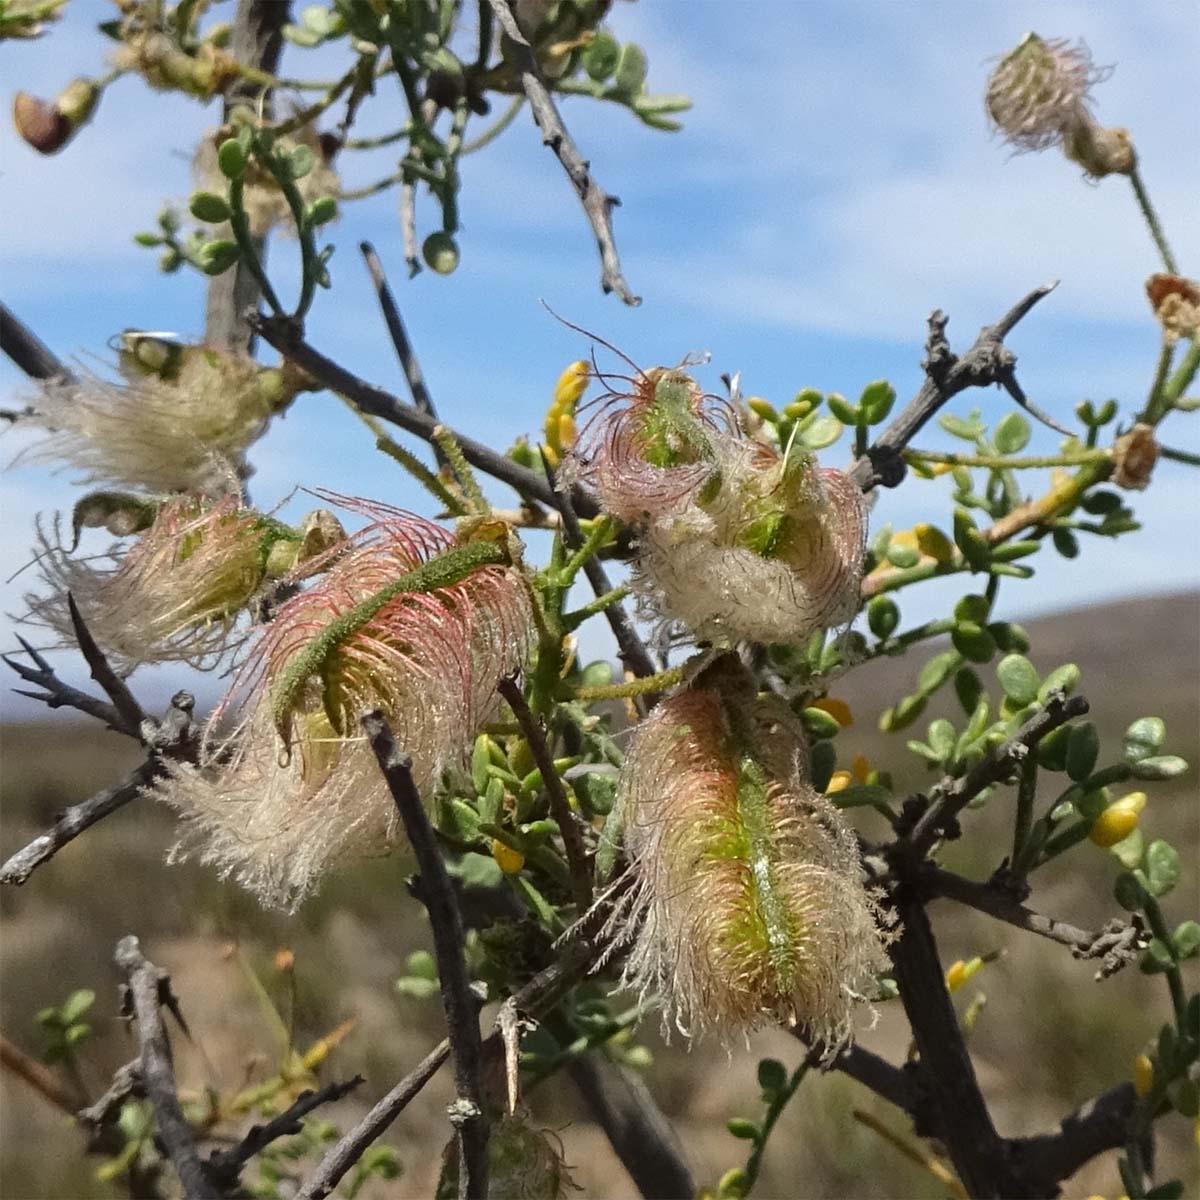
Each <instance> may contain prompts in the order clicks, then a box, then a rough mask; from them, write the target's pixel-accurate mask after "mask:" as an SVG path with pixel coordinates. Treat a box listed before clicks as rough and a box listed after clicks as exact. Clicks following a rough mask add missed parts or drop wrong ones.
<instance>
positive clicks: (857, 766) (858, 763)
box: [850, 754, 871, 783]
mask: <svg viewBox="0 0 1200 1200" xmlns="http://www.w3.org/2000/svg"><path fill="white" fill-rule="evenodd" d="M850 774H851V775H853V776H854V782H855V783H866V782H867V781H868V780H869V779H870V776H871V764H870V763H869V762H868V761H867V760H866V758H865V757H864V756H863V755H861V754H856V755H855V756H854V761H853V762H851V764H850Z"/></svg>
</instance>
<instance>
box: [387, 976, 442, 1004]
mask: <svg viewBox="0 0 1200 1200" xmlns="http://www.w3.org/2000/svg"><path fill="white" fill-rule="evenodd" d="M395 988H396V991H398V992H399V993H400V995H402V996H407V997H408V998H409V999H410V1000H428V999H429V998H430V997H431V996H436V995H437V994H438V991H439V987H438V984H437V981H436V980H432V981H431V980H428V979H414V978H413V977H412V976H410V975H405V976H403V977H402V978H400V979H397V980H396V983H395Z"/></svg>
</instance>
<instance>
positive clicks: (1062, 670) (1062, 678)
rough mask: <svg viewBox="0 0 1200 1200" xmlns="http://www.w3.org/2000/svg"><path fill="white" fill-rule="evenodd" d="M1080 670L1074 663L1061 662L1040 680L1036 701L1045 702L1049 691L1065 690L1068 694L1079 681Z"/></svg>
mask: <svg viewBox="0 0 1200 1200" xmlns="http://www.w3.org/2000/svg"><path fill="white" fill-rule="evenodd" d="M1081 674H1082V672H1081V671H1080V670H1079V668H1078V667H1077V666H1076V665H1075V664H1074V663H1063V665H1062V666H1061V667H1055V668H1054V670H1053V671H1051V672H1050V674H1049V675H1047V676H1046V678H1045V679H1043V680H1042V686H1041V687H1040V688H1038V694H1037V698H1038V703H1039V704H1045V703H1046V701H1047V699H1048V698H1049V696H1050V693H1051V692H1055V691H1060V692H1065V693H1066V694H1067V695H1068V696H1069V695H1070V694H1071V693H1072V692H1073V691H1074V690H1075V685H1076V684H1078V683H1079V678H1080V675H1081Z"/></svg>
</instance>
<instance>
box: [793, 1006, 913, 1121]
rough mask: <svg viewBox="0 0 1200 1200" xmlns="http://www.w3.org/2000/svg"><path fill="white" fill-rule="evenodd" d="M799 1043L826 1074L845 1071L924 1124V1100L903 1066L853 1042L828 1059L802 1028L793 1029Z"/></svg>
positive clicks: (822, 1048)
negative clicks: (921, 1119)
mask: <svg viewBox="0 0 1200 1200" xmlns="http://www.w3.org/2000/svg"><path fill="white" fill-rule="evenodd" d="M788 1032H789V1033H790V1034H792V1036H793V1037H795V1038H796V1039H797V1040H798V1041H800V1042H802V1043H803V1044H804V1045H805V1046H806V1047H808V1049H809V1053H810V1054H812V1055H815V1056H816V1061H817V1063H818V1064H819V1065H820V1066H821V1068H822V1069H823V1070H826V1071H841V1072H842V1074H843V1075H848V1076H849V1077H850V1078H851V1079H853V1080H856V1081H857V1082H858V1083H861V1084H862V1085H863V1087H866V1088H870V1090H871V1091H873V1092H874V1093H875V1094H876V1095H877V1096H882V1097H883V1099H884V1100H886V1101H887V1102H888V1103H889V1104H894V1105H895V1106H896V1107H897V1108H900V1109H903V1110H904V1111H905V1112H906V1113H908V1114H909V1116H911V1117H912V1118H913V1119H914V1120H915V1121H917V1122H918V1124H921V1121H920V1115H921V1108H920V1097H919V1096H918V1093H917V1088H916V1084H915V1082H914V1080H913V1077H912V1073H911V1072H910V1071H907V1070H904V1069H902V1068H900V1067H894V1066H892V1064H891V1063H890V1062H888V1061H887V1059H885V1058H881V1057H880V1056H879V1055H878V1054H874V1053H872V1051H870V1050H867V1049H865V1048H864V1047H862V1046H860V1045H859V1044H858V1043H857V1042H852V1043H851V1044H850V1045H849V1046H843V1047H842V1049H841V1050H839V1051H838V1052H837V1054H835V1055H834V1057H833V1058H831V1059H828V1060H826V1059H825V1047H824V1046H823V1045H822V1044H821V1043H820V1042H814V1041H810V1040H809V1039H808V1038H807V1037H805V1035H804V1031H803V1030H802V1029H789V1030H788Z"/></svg>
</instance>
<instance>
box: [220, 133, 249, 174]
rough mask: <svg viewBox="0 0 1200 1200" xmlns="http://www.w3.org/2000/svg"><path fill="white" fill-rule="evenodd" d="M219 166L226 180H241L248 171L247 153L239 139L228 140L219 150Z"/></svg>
mask: <svg viewBox="0 0 1200 1200" xmlns="http://www.w3.org/2000/svg"><path fill="white" fill-rule="evenodd" d="M217 166H218V167H220V168H221V174H222V175H224V176H225V178H226V179H241V177H242V175H243V173H244V172H245V170H246V151H245V150H244V149H243V147H242V144H241V143H240V142H239V141H238V140H237V138H226V139H225V141H223V142H222V143H221V145H220V146H219V147H218V148H217Z"/></svg>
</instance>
